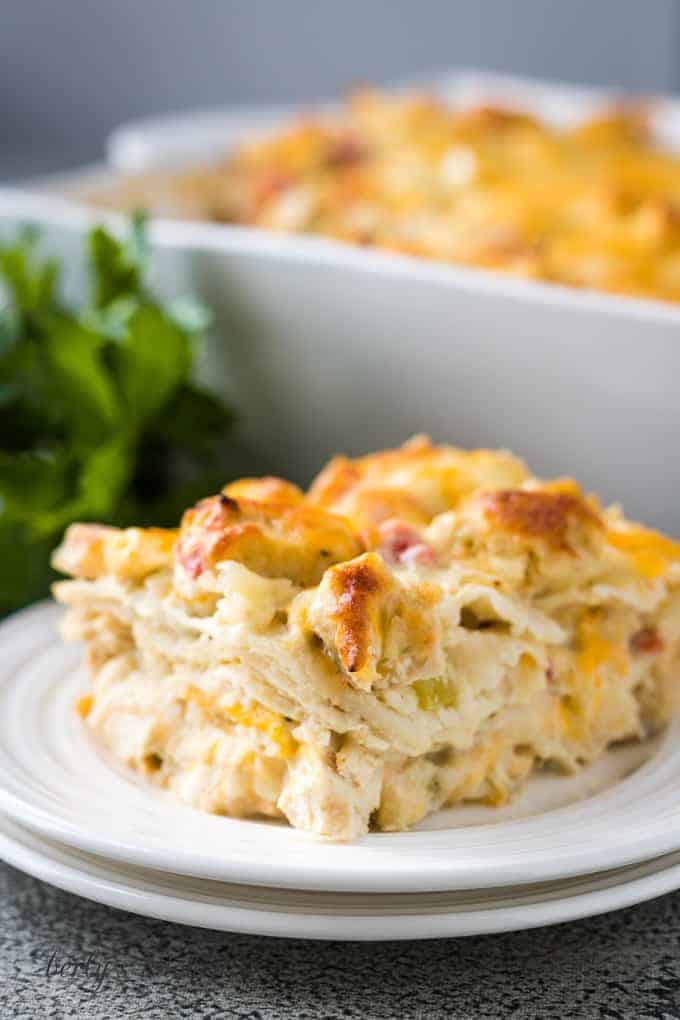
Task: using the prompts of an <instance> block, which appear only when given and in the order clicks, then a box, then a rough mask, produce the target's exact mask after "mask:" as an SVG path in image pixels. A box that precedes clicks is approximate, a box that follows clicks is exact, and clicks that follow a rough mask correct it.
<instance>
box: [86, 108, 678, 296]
mask: <svg viewBox="0 0 680 1020" xmlns="http://www.w3.org/2000/svg"><path fill="white" fill-rule="evenodd" d="M98 201H103V202H105V203H106V202H108V203H109V204H118V205H120V204H121V202H122V203H126V202H127V203H129V204H131V205H134V206H135V207H138V206H139V205H140V204H144V202H146V203H149V202H150V203H151V204H152V205H153V204H156V205H160V206H162V208H163V211H164V212H166V213H167V211H168V209H170V210H171V211H172V210H173V208H174V211H175V212H176V213H178V214H179V215H183V216H190V217H202V218H205V219H214V220H222V221H226V222H231V223H239V224H249V225H255V226H258V227H264V228H267V229H270V230H277V231H283V232H287V233H305V234H308V233H313V234H322V235H325V236H327V237H331V238H335V239H337V240H341V241H347V242H351V243H355V244H361V245H372V246H375V247H379V248H384V249H388V250H391V251H396V252H400V253H403V254H408V255H416V256H424V257H429V258H436V259H442V260H445V261H451V262H460V263H465V264H469V265H474V266H479V267H484V268H488V269H493V270H501V271H504V272H508V273H512V274H514V275H517V276H523V277H528V278H532V279H541V280H548V281H557V282H560V283H563V284H570V285H572V286H577V287H588V288H594V289H597V290H606V291H612V292H614V293H619V294H634V295H641V296H645V297H655V298H662V299H664V300H668V301H679V300H680V158H678V156H677V155H675V154H674V153H672V152H664V151H663V150H662V149H661V148H660V147H659V146H658V145H656V144H655V141H654V139H653V138H652V137H651V136H650V132H649V128H648V124H647V118H646V114H645V111H644V110H643V109H642V107H641V106H629V107H628V108H625V107H619V108H616V109H613V110H611V111H607V112H605V113H604V114H603V115H601V116H599V117H597V118H595V119H593V120H591V121H589V122H586V123H584V124H582V125H581V126H580V127H577V128H575V129H560V128H557V127H554V126H552V125H549V124H548V123H545V122H542V121H541V120H539V119H537V118H536V117H534V116H530V115H528V114H526V113H521V112H513V111H510V110H506V109H502V108H494V107H490V106H486V107H481V108H477V109H471V110H470V109H467V110H465V109H463V110H460V109H452V108H449V107H447V106H446V105H445V104H444V102H441V101H437V100H435V99H432V98H428V97H424V96H417V95H411V96H404V95H387V94H380V93H377V92H370V91H366V92H363V93H360V94H357V95H355V96H353V97H351V98H350V99H349V101H348V102H347V103H346V104H345V106H344V107H342V108H341V109H340V110H339V111H337V112H333V113H328V114H324V115H320V116H317V117H309V116H308V117H305V118H304V119H301V120H299V121H298V122H296V123H294V124H292V125H291V126H290V127H289V128H287V129H285V130H283V131H282V132H280V133H279V134H277V135H274V136H272V137H269V138H265V139H263V140H259V141H253V142H248V143H247V144H244V145H242V146H241V147H240V148H238V149H237V150H236V152H235V153H234V154H233V155H232V156H231V157H230V158H229V159H227V160H226V161H224V162H223V163H221V164H217V165H215V166H212V167H204V168H200V169H198V170H196V171H193V172H190V173H185V174H181V175H174V176H173V175H169V176H168V177H166V178H160V177H159V176H156V177H154V178H149V179H147V180H141V181H139V182H137V183H136V184H130V183H128V184H127V185H126V190H125V192H124V193H123V194H122V195H121V194H120V193H119V194H117V195H115V194H114V195H109V196H107V195H100V196H99V198H98Z"/></svg>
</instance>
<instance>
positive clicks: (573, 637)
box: [53, 436, 680, 840]
mask: <svg viewBox="0 0 680 1020" xmlns="http://www.w3.org/2000/svg"><path fill="white" fill-rule="evenodd" d="M53 565H54V566H55V567H56V569H57V570H60V571H61V572H62V573H65V574H67V575H70V577H71V580H68V581H62V582H59V583H57V584H55V586H54V589H53V591H54V595H55V598H56V599H57V601H59V602H61V603H63V604H64V605H65V606H66V607H67V612H66V614H65V617H64V621H63V625H62V633H63V635H64V637H66V638H69V639H75V640H80V641H83V642H84V643H85V646H86V650H87V651H86V661H87V665H88V670H89V674H90V678H91V682H92V687H91V691H90V692H88V693H87V694H85V695H84V696H83V697H81V698H80V699H79V701H78V703H77V706H78V710H79V712H80V714H81V715H82V717H83V718H84V719H86V720H87V724H88V727H89V728H90V730H91V732H92V733H93V734H94V735H95V737H96V738H97V740H98V741H99V742H100V743H101V744H103V745H104V746H106V747H107V748H108V749H109V750H110V751H111V752H112V753H113V754H114V756H115V757H116V758H118V759H119V760H120V761H122V762H123V763H125V764H126V765H128V766H131V767H132V768H134V769H136V770H137V771H138V772H140V773H142V774H143V775H145V776H146V777H147V778H148V779H149V780H151V781H153V782H154V783H156V784H157V785H158V786H160V787H162V788H165V789H167V790H169V791H170V792H171V793H172V794H173V795H174V796H175V797H176V798H178V799H179V800H181V801H184V802H186V803H189V804H191V805H193V806H195V807H198V808H201V809H203V810H206V811H209V812H213V813H216V814H220V815H227V816H231V817H258V816H267V817H273V818H281V817H284V818H286V819H287V820H288V821H289V822H290V823H291V824H292V825H293V826H295V827H296V828H299V829H302V830H304V831H306V832H310V833H314V834H316V835H319V836H324V837H328V838H331V839H334V840H347V839H354V838H356V837H358V836H361V835H364V834H365V833H366V832H368V831H369V828H370V829H373V830H382V831H399V830H403V829H406V828H410V827H411V826H413V825H415V824H417V823H418V822H420V821H421V820H422V819H423V818H425V817H426V816H427V815H429V814H431V813H432V812H434V811H437V810H438V809H440V808H442V807H447V806H455V805H460V804H463V803H465V802H467V801H478V802H484V803H487V804H491V805H496V806H500V805H502V804H504V803H506V802H507V801H508V800H509V799H510V798H511V797H512V796H513V795H514V793H515V792H517V791H518V790H519V789H521V788H522V786H523V784H524V782H525V780H526V779H527V778H528V776H529V774H530V773H531V771H532V770H533V769H534V768H535V767H540V766H544V765H549V766H550V767H551V768H553V769H556V770H558V771H562V772H574V771H576V770H577V769H578V768H579V767H580V766H582V765H584V764H588V763H589V762H592V761H593V760H595V759H596V758H598V757H599V756H600V755H601V754H602V753H603V752H604V750H605V749H606V748H607V747H608V746H609V745H610V744H615V743H620V742H621V741H622V740H630V739H635V738H640V737H645V736H648V735H650V734H652V733H654V732H655V731H657V730H658V729H659V728H660V727H662V726H663V725H664V724H665V723H666V722H667V721H668V719H669V718H670V717H671V715H672V714H673V712H674V711H675V710H677V708H678V706H679V705H680V685H679V684H678V666H679V665H680V543H678V542H673V541H671V540H669V539H668V538H666V537H664V536H663V535H661V534H659V533H658V532H655V531H652V530H649V529H647V528H644V527H641V526H640V525H637V524H633V523H631V522H629V521H627V520H626V519H625V518H624V517H623V516H622V514H621V512H620V510H619V509H618V508H609V509H604V508H602V507H601V506H600V504H599V503H598V501H597V499H596V498H594V497H586V496H585V495H584V494H583V492H582V491H581V490H580V488H579V486H578V484H577V483H576V482H574V481H573V480H572V479H565V478H562V479H555V480H553V481H550V482H546V481H540V480H539V479H537V478H533V477H532V476H531V475H530V473H529V471H528V469H527V467H526V465H525V464H523V463H522V462H521V461H520V460H518V459H517V458H515V457H513V456H512V455H511V454H510V453H508V452H507V451H491V450H476V451H464V450H460V449H456V448H454V447H451V446H434V445H433V444H432V443H431V442H430V441H429V440H428V438H427V437H425V436H417V437H414V438H413V439H412V440H410V441H409V442H408V443H406V444H405V445H404V446H402V447H400V448H398V449H396V450H384V451H381V452H378V453H375V454H371V455H368V456H364V457H361V458H358V459H356V460H350V459H349V458H346V457H335V458H333V459H332V460H331V461H330V462H329V463H328V464H327V465H326V466H325V467H324V468H323V469H322V471H321V473H320V474H319V475H318V476H317V477H316V479H315V481H314V482H313V483H312V485H311V487H310V488H309V489H308V490H307V492H303V491H302V490H301V489H300V488H298V487H297V486H295V485H292V484H291V483H290V482H288V481H285V480H283V479H281V478H275V477H271V476H270V477H265V478H252V477H251V478H244V479H240V480H239V481H235V482H231V483H230V484H229V485H226V486H225V487H224V488H223V489H222V491H221V492H219V493H217V494H216V495H213V496H209V497H206V498H203V499H201V500H200V501H199V502H198V503H197V504H196V505H195V506H193V507H190V508H188V509H187V511H186V512H185V513H184V515H183V517H182V522H181V526H180V528H179V530H166V529H161V528H139V527H131V528H126V529H119V528H112V527H107V526H104V525H101V524H91V523H90V524H72V525H71V526H70V527H69V528H68V530H67V532H66V535H65V537H64V539H63V541H62V543H61V545H60V546H59V548H58V549H57V550H56V551H55V554H54V557H53Z"/></svg>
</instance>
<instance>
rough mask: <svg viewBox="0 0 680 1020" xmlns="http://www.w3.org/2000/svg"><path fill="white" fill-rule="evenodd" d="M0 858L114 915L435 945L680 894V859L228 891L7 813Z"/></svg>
mask: <svg viewBox="0 0 680 1020" xmlns="http://www.w3.org/2000/svg"><path fill="white" fill-rule="evenodd" d="M0 859H4V860H5V861H7V863H9V864H12V865H13V866H14V867H16V868H20V869H21V870H22V871H26V872H28V874H30V875H33V876H35V877H36V878H40V879H42V880H43V881H45V882H49V883H50V884H52V885H55V886H57V887H58V888H60V889H65V890H67V891H68V892H73V893H76V894H78V895H79V896H85V897H86V898H87V899H91V900H95V901H96V902H98V903H105V904H106V905H107V906H110V907H118V908H120V909H122V910H129V911H131V912H132V913H135V914H142V915H143V916H145V917H155V918H161V919H162V920H165V921H174V922H176V923H178V924H189V925H195V926H197V927H201V928H214V929H218V930H221V931H237V932H244V933H247V934H252V935H277V936H280V937H287V938H311V939H361V940H364V941H375V940H380V939H426V938H447V937H451V936H460V935H483V934H490V933H492V932H502V931H517V930H519V929H524V928H537V927H541V926H542V925H547V924H557V923H559V922H563V921H573V920H577V919H578V918H583V917H590V916H592V915H593V914H601V913H605V912H606V911H609V910H616V909H620V908H622V907H628V906H632V905H633V904H635V903H641V902H643V901H644V900H649V899H652V898H653V897H655V896H660V895H662V894H663V893H667V892H671V891H672V890H674V889H677V888H678V887H680V854H678V853H675V854H670V855H667V856H665V857H662V858H656V859H655V860H653V861H647V862H645V863H644V864H637V865H633V866H630V867H628V868H620V869H616V870H614V871H609V872H606V873H604V874H602V875H598V876H591V877H589V878H582V879H568V880H565V881H563V882H548V883H536V884H533V885H526V886H522V887H521V888H515V889H512V888H508V889H492V890H488V891H486V892H483V891H470V892H458V893H455V892H449V893H410V894H408V893H407V894H367V893H364V894H357V893H335V894H333V893H321V892H309V891H307V892H305V891H300V890H283V889H269V888H263V887H259V886H246V885H229V884H226V883H223V882H213V881H209V880H207V879H197V878H186V877H182V876H180V875H173V874H169V873H160V872H158V871H151V870H148V869H145V868H139V867H134V866H132V865H124V864H115V863H113V862H110V861H107V860H106V859H104V858H102V857H97V856H95V855H92V854H86V853H84V852H82V851H78V850H74V849H72V848H69V847H64V846H62V845H60V844H59V843H55V842H53V841H51V840H48V839H45V838H44V837H40V836H37V835H35V834H34V833H31V832H30V831H28V830H26V829H24V828H22V827H21V826H19V825H17V824H16V823H14V822H11V821H10V820H9V819H7V818H3V817H2V816H1V815H0Z"/></svg>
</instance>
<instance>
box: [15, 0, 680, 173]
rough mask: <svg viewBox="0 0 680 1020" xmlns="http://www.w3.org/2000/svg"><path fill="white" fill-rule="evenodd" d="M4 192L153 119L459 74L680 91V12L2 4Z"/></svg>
mask: <svg viewBox="0 0 680 1020" xmlns="http://www.w3.org/2000/svg"><path fill="white" fill-rule="evenodd" d="M1 12H2V19H1V22H0V26H1V27H0V123H1V124H2V133H1V135H0V176H1V177H5V178H6V177H9V176H16V175H19V174H22V173H36V172H42V171H48V170H56V169H62V168H66V167H70V166H76V165H78V164H80V163H83V162H87V161H92V160H96V159H98V158H99V157H100V156H101V154H102V152H103V143H104V139H105V137H106V134H107V132H108V131H109V130H110V129H111V128H112V127H114V126H115V125H116V124H118V123H120V122H121V121H124V120H126V119H127V118H130V117H136V116H141V115H144V114H147V113H152V112H157V111H163V110H171V109H180V108H191V107H210V106H219V105H221V104H227V103H233V102H259V101H262V102H271V101H276V100H279V99H281V100H298V99H308V98H313V97H319V96H330V95H333V94H335V93H337V92H338V91H339V90H342V89H344V88H346V87H348V86H350V85H352V84H354V83H356V82H358V81H365V80H367V79H371V80H374V81H380V80H385V79H390V78H393V77H398V76H401V75H407V74H412V73H417V72H418V71H421V70H428V69H431V68H433V67H448V66H452V65H455V64H459V65H462V66H479V67H486V68H492V69H497V70H509V71H516V72H521V73H528V74H536V75H543V76H546V77H553V78H558V79H559V78H561V79H565V80H574V81H583V82H592V83H604V84H614V85H618V86H622V87H627V88H631V89H638V90H655V89H656V90H659V89H665V90H668V89H673V88H680V4H679V3H676V2H675V0H568V2H563V0H465V2H460V0H448V2H446V0H341V2H338V0H249V2H247V3H246V2H236V0H115V2H114V0H98V2H97V0H94V2H93V0H3V2H2V5H1Z"/></svg>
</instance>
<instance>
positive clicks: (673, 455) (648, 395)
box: [0, 74, 680, 534]
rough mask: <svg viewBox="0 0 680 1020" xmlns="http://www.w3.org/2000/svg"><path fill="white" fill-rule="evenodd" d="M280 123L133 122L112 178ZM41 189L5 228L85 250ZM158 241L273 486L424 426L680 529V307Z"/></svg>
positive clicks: (298, 252)
mask: <svg viewBox="0 0 680 1020" xmlns="http://www.w3.org/2000/svg"><path fill="white" fill-rule="evenodd" d="M437 87H438V89H439V90H440V91H443V92H445V93H446V94H447V95H448V96H449V97H452V98H453V99H454V100H456V101H461V102H463V101H468V100H470V99H472V100H474V101H477V100H479V99H480V98H491V99H499V98H502V99H504V100H505V101H508V100H509V101H513V100H517V101H518V102H520V104H521V105H525V106H528V107H530V108H534V109H538V111H539V112H540V113H541V114H542V115H544V116H548V117H551V118H555V119H565V118H566V119H572V118H578V117H579V116H583V115H584V114H586V113H587V112H589V110H590V109H591V108H592V106H593V105H594V104H597V103H598V102H600V103H601V101H602V94H601V93H593V92H592V91H587V92H584V91H583V90H574V89H568V88H566V87H564V86H550V85H545V84H541V83H532V82H527V81H518V80H517V79H504V78H503V79H499V78H498V77H497V76H492V77H489V76H481V77H480V76H470V75H469V74H466V75H462V76H452V77H451V76H450V77H449V78H447V79H446V80H441V79H440V81H439V85H438V86H437ZM220 116H222V118H223V119H222V121H220ZM277 116H278V114H277V111H271V110H270V111H265V112H261V114H260V115H259V118H257V117H256V118H255V119H254V120H253V117H252V112H251V114H250V115H248V116H246V117H245V119H244V118H243V117H242V115H240V114H239V115H234V114H233V112H232V113H231V114H224V115H219V114H213V115H211V118H212V119H210V118H208V120H209V124H208V121H206V120H205V119H203V121H197V120H195V119H193V118H191V117H190V116H185V117H179V118H173V119H171V120H167V119H164V120H161V121H160V122H159V121H156V122H148V123H145V124H143V125H141V127H140V126H139V125H137V126H134V125H133V126H131V127H128V128H126V129H125V130H124V131H121V132H118V133H117V135H116V136H115V138H114V139H113V141H112V145H111V147H110V151H111V155H112V156H113V158H114V160H115V162H116V164H117V167H118V169H119V170H120V169H121V168H123V167H126V168H130V167H134V169H140V168H144V169H150V168H152V167H153V166H157V165H159V164H163V165H167V164H168V162H178V161H181V162H186V160H187V159H190V158H192V154H193V156H195V155H196V154H201V155H204V154H205V153H206V152H209V151H210V152H214V151H215V148H216V146H217V144H218V140H219V138H220V137H221V138H222V139H223V140H224V142H225V144H228V143H229V142H230V141H231V140H232V139H233V138H234V137H236V136H238V135H239V134H240V133H241V132H242V131H244V130H250V129H253V128H254V129H255V130H259V129H261V127H262V125H263V124H265V123H266V124H269V123H271V122H272V121H273V120H276V119H277ZM220 123H221V124H222V128H220ZM206 124H208V127H209V130H207V134H206ZM656 126H657V128H658V130H659V133H660V134H661V135H663V137H664V139H665V141H666V142H667V143H669V144H675V143H678V142H680V102H676V101H673V100H672V99H670V98H667V99H663V100H661V101H660V105H659V107H658V111H657V116H656ZM208 136H209V137H208ZM168 139H170V141H171V142H172V144H170V141H168ZM154 153H155V154H156V157H155V158H154ZM82 180H83V178H82V177H78V176H77V175H76V176H72V177H71V178H69V179H68V180H67V181H63V180H62V181H61V182H59V188H60V189H61V188H63V186H64V184H65V183H67V184H69V185H73V186H77V185H78V184H80V183H82ZM52 190H56V186H55V187H53V188H52ZM49 191H50V189H49V188H47V189H46V188H44V187H43V188H33V189H29V190H24V191H18V190H16V189H5V190H2V191H0V233H2V234H5V235H6V234H7V233H8V232H11V230H12V228H13V226H14V225H15V224H16V223H17V222H20V221H23V220H26V219H29V220H33V221H37V222H39V223H42V224H43V225H44V227H45V233H46V236H45V244H46V246H47V247H49V248H52V249H56V250H59V251H62V252H66V253H75V251H76V250H77V248H78V247H79V236H80V235H81V234H82V232H83V230H84V229H85V228H86V227H87V225H88V224H89V223H91V222H93V220H95V219H101V218H102V216H101V214H93V213H92V211H88V210H86V209H84V208H83V207H82V206H81V205H79V204H78V203H77V202H75V201H73V200H71V199H68V198H64V197H59V196H55V195H54V194H50V193H49ZM107 218H108V219H109V220H110V221H111V222H113V223H116V222H120V219H119V217H116V216H112V217H107ZM152 239H153V241H154V243H155V244H156V246H157V248H156V263H155V269H156V278H157V281H158V283H159V285H160V286H161V288H162V289H164V290H166V291H172V290H175V291H176V290H178V289H181V290H186V289H191V290H192V291H193V292H195V293H197V294H199V295H200V296H201V297H203V298H204V299H205V300H206V301H207V302H208V303H209V304H210V305H211V306H212V308H213V309H214V311H215V313H216V317H217V325H218V331H217V337H216V338H215V339H214V341H213V342H212V344H211V346H210V350H209V359H208V362H207V364H206V369H205V370H206V372H207V374H208V375H209V376H210V378H211V379H212V380H213V382H214V383H215V385H217V386H218V387H224V386H229V387H230V390H231V389H233V390H234V391H235V393H236V395H237V400H238V403H239V406H240V408H241V411H242V415H243V429H244V432H245V435H246V437H247V439H248V440H249V441H250V442H251V443H253V444H255V445H256V446H257V447H259V448H261V449H263V450H265V451H266V452H267V453H268V454H269V455H270V456H271V458H272V460H273V462H274V464H275V466H276V467H277V468H278V470H280V471H281V472H284V473H286V474H290V475H292V476H295V477H298V478H299V479H301V480H303V481H304V480H305V479H307V478H309V476H310V475H311V474H312V472H313V471H314V470H315V469H316V468H317V467H318V465H319V464H320V462H321V461H322V460H323V459H324V458H326V457H328V456H329V455H330V454H332V453H334V452H336V451H337V450H344V451H346V452H348V453H358V452H360V451H365V450H369V449H373V448H377V447H380V446H384V445H386V444H391V443H397V442H399V441H400V440H402V439H404V438H405V437H406V436H408V435H409V434H410V433H413V432H417V431H428V432H430V433H432V434H433V436H434V437H435V438H436V439H439V440H449V441H452V442H455V443H458V444H461V445H465V446H476V445H487V446H506V447H510V448H512V449H514V450H515V451H516V452H518V453H520V454H522V455H523V456H525V457H526V458H527V459H528V460H529V462H530V463H531V465H532V467H533V468H534V470H536V471H537V472H539V473H542V474H546V475H555V474H565V473H567V474H574V475H576V476H577V477H579V478H580V479H582V480H583V481H584V482H585V484H586V485H588V486H590V487H593V488H597V489H598V490H599V491H600V492H601V493H602V494H603V495H604V496H605V498H606V499H608V500H620V501H622V502H623V503H624V504H625V506H626V509H627V511H628V513H629V515H631V516H633V517H635V516H639V517H641V518H644V519H645V520H647V521H649V522H650V523H654V524H656V525H658V526H661V527H665V528H666V529H668V530H669V531H671V532H675V533H676V534H680V455H679V451H678V447H679V445H680V307H676V306H674V305H670V304H664V303H661V302H655V301H646V300H644V301H643V300H637V299H632V298H623V297H616V296H611V295H606V294H597V293H588V292H584V291H579V290H574V289H570V288H567V287H561V286H556V285H551V284H543V283H536V282H529V281H523V280H517V279H512V278H511V277H508V276H504V275H501V274H495V273H491V272H488V271H484V270H476V269H468V268H463V267H455V266H450V265H443V264H437V263H436V262H428V261H425V260H419V259H415V258H411V257H407V256H400V255H395V254H391V253H387V252H381V251H372V250H367V249H359V248H354V247H351V246H349V245H343V244H340V243H336V242H332V241H326V240H323V239H318V238H302V237H287V236H286V237H284V236H277V235H271V234H268V233H267V232H264V231H259V230H252V229H243V228H237V227H231V226H225V225H218V224H205V223H191V222H179V221H170V220H157V221H156V222H155V223H154V224H153V227H152Z"/></svg>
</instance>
